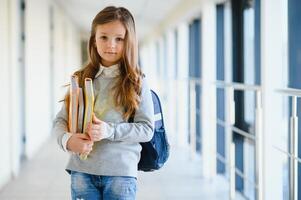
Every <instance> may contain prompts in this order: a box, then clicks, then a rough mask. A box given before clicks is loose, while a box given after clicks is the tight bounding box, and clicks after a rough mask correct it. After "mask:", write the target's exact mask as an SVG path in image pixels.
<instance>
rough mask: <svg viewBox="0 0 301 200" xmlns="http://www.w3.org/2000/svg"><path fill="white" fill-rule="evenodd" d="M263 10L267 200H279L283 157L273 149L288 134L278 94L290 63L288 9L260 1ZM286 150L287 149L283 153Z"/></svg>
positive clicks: (281, 4) (276, 1)
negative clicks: (288, 60) (288, 56)
mask: <svg viewBox="0 0 301 200" xmlns="http://www.w3.org/2000/svg"><path fill="white" fill-rule="evenodd" d="M261 7H262V14H261V16H262V21H261V22H262V24H261V30H262V31H261V38H262V40H261V41H262V54H261V58H262V60H261V67H262V69H261V74H262V88H263V92H262V96H263V140H264V141H263V142H264V145H263V148H264V152H263V153H264V159H263V160H264V190H265V194H264V198H263V199H273V200H278V199H279V200H280V199H282V196H283V187H282V184H283V182H282V176H283V171H282V165H283V156H282V154H281V153H280V152H279V151H277V150H276V149H275V148H274V147H273V146H279V144H282V143H283V142H282V141H283V138H281V135H282V134H283V133H287V130H288V129H287V126H286V124H285V123H284V122H285V121H287V118H286V117H285V115H283V113H285V111H286V110H285V109H286V108H285V104H284V99H285V98H284V97H282V96H281V95H280V94H279V93H277V92H276V91H275V90H276V89H279V88H284V87H286V77H283V73H284V74H287V73H286V71H287V68H286V67H287V64H286V63H287V60H286V56H285V54H286V53H285V52H286V51H287V43H286V44H285V40H286V39H285V38H286V37H287V21H286V17H287V10H286V9H287V8H286V5H285V2H284V1H282V0H266V1H261ZM284 150H285V149H284Z"/></svg>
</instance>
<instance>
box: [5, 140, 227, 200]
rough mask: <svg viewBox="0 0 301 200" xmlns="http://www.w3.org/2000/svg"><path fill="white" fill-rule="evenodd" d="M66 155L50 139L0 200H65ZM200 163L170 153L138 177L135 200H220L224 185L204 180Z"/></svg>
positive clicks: (224, 193) (222, 181)
mask: <svg viewBox="0 0 301 200" xmlns="http://www.w3.org/2000/svg"><path fill="white" fill-rule="evenodd" d="M67 159H68V154H66V153H63V152H62V151H61V150H60V149H59V148H58V146H57V145H56V141H55V139H54V138H51V139H50V140H49V141H48V142H47V143H46V144H45V145H44V146H43V147H42V148H41V150H40V152H39V153H38V154H37V155H36V157H35V158H33V159H32V160H30V161H27V162H25V163H24V165H23V167H22V169H21V171H20V175H19V176H18V177H17V178H16V179H14V180H13V181H11V182H9V183H8V184H7V185H6V186H4V188H2V189H1V190H0V199H1V200H68V199H70V191H69V186H70V180H69V175H68V174H67V173H66V172H65V170H64V167H65V165H66V163H67ZM200 166H201V161H200V159H195V160H194V161H190V160H189V155H188V154H187V152H185V151H184V150H181V151H180V150H179V149H172V150H171V156H170V159H169V160H168V162H167V163H166V165H165V166H164V167H163V168H162V169H160V170H159V171H157V172H151V173H143V172H142V173H139V176H138V192H137V199H138V200H200V199H204V200H223V199H225V200H226V199H228V184H227V182H226V181H225V179H224V178H222V177H219V176H218V177H217V178H216V179H214V180H205V179H204V178H202V177H201V174H200V171H201V170H200Z"/></svg>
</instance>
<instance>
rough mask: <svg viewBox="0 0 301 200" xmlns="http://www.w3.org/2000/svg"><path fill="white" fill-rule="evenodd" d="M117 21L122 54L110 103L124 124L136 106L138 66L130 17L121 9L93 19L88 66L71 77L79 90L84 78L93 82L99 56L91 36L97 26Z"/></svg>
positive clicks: (67, 102) (104, 10)
mask: <svg viewBox="0 0 301 200" xmlns="http://www.w3.org/2000/svg"><path fill="white" fill-rule="evenodd" d="M116 20H118V21H120V22H121V23H122V24H123V25H124V27H125V29H126V34H125V38H124V50H123V55H122V58H121V59H120V62H119V70H120V75H119V77H118V80H117V82H116V85H115V86H114V87H113V95H114V101H115V102H114V103H115V106H117V107H119V106H120V107H122V108H123V111H124V112H123V118H124V119H125V120H128V119H129V118H130V117H131V116H132V115H133V114H134V113H135V111H136V109H137V108H138V106H139V103H140V97H139V94H140V92H141V84H142V83H141V74H142V72H141V70H140V68H139V66H138V41H137V38H136V31H135V21H134V18H133V16H132V14H131V13H130V12H129V11H128V10H127V9H126V8H123V7H114V6H109V7H106V8H104V9H103V10H101V11H100V12H99V13H98V14H97V15H96V16H95V18H94V19H93V22H92V27H91V35H90V38H89V43H88V58H89V60H88V64H87V65H85V66H84V67H83V68H82V69H80V70H78V71H76V72H75V73H74V74H75V75H77V76H78V80H79V86H80V87H81V88H83V86H84V80H85V78H91V79H94V78H95V75H96V74H97V72H98V70H99V65H100V63H101V57H100V56H99V54H98V52H97V49H96V44H95V34H96V27H97V26H98V25H102V24H106V23H109V22H113V21H116ZM65 104H66V108H67V113H69V112H68V108H69V104H70V95H69V93H68V94H67V95H66V96H65Z"/></svg>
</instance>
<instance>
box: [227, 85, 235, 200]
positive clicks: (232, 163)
mask: <svg viewBox="0 0 301 200" xmlns="http://www.w3.org/2000/svg"><path fill="white" fill-rule="evenodd" d="M227 91H228V92H227V93H228V96H227V102H228V106H229V113H228V115H229V116H228V119H229V120H230V121H229V127H230V128H229V131H228V133H229V135H228V144H229V182H230V183H229V186H230V187H229V198H230V200H234V199H235V144H234V142H233V133H232V128H231V127H232V126H233V125H234V123H235V102H234V89H233V87H231V86H230V87H228V88H227Z"/></svg>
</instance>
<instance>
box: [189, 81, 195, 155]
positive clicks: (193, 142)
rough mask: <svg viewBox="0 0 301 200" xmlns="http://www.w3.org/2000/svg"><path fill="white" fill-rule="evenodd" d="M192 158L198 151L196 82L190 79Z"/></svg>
mask: <svg viewBox="0 0 301 200" xmlns="http://www.w3.org/2000/svg"><path fill="white" fill-rule="evenodd" d="M189 83H190V92H189V94H190V132H189V133H190V158H191V159H193V158H194V156H195V151H196V132H195V129H196V93H195V82H194V80H190V81H189Z"/></svg>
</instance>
